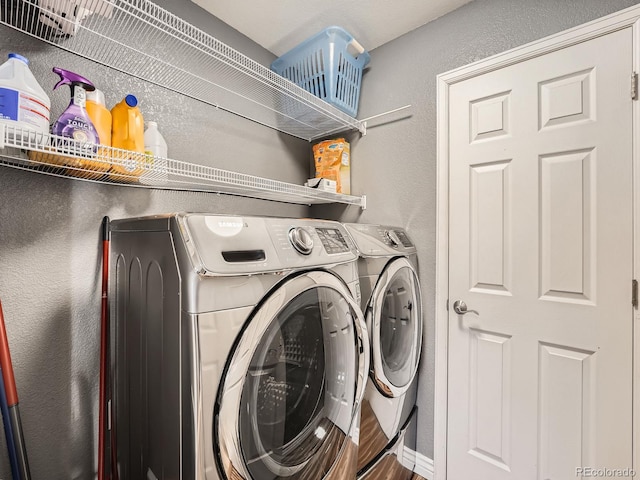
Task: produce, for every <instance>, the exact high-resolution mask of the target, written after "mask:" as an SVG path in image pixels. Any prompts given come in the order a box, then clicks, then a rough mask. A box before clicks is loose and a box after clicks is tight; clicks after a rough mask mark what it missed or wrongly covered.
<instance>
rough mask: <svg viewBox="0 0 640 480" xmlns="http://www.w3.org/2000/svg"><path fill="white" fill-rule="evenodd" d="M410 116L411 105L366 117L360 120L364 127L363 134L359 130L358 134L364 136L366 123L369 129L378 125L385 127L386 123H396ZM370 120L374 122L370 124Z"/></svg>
mask: <svg viewBox="0 0 640 480" xmlns="http://www.w3.org/2000/svg"><path fill="white" fill-rule="evenodd" d="M412 115H413V107H412V106H411V105H405V106H404V107H399V108H394V109H393V110H389V111H388V112H383V113H378V114H377V115H372V116H371V117H367V118H364V119H362V120H360V122H361V123H362V125H364V127H363V129H364V133H363V130H360V133H362V135H366V131H367V124H368V123H369V128H374V127H378V126H380V125H385V124H387V123H391V122H396V121H398V120H402V119H405V118H409V117H411V116H412ZM372 120H375V121H374V122H371V121H372Z"/></svg>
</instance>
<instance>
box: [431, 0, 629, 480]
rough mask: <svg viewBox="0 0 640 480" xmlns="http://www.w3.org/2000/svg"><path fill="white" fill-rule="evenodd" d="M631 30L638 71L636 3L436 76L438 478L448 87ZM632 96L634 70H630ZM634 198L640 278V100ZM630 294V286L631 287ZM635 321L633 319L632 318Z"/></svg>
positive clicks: (443, 420) (440, 476)
mask: <svg viewBox="0 0 640 480" xmlns="http://www.w3.org/2000/svg"><path fill="white" fill-rule="evenodd" d="M627 27H632V28H633V70H634V71H635V72H639V71H640V5H636V6H633V7H630V8H627V9H624V10H620V11H619V12H615V13H613V14H611V15H608V16H606V17H603V18H600V19H597V20H594V21H592V22H589V23H586V24H584V25H580V26H578V27H575V28H572V29H569V30H566V31H563V32H561V33H558V34H555V35H551V36H549V37H546V38H543V39H541V40H538V41H535V42H532V43H529V44H527V45H524V46H522V47H517V48H514V49H512V50H509V51H507V52H504V53H500V54H498V55H494V56H492V57H489V58H487V59H485V60H481V61H478V62H475V63H472V64H469V65H466V66H464V67H460V68H457V69H455V70H451V71H449V72H446V73H443V74H440V75H438V77H437V82H438V98H437V105H438V114H437V115H438V118H437V129H438V141H437V152H438V160H437V172H438V173H437V182H438V184H437V185H438V195H437V206H436V213H437V222H436V224H437V227H436V228H437V232H436V237H437V238H436V251H437V255H436V312H435V314H436V315H435V319H436V325H435V337H436V338H435V408H434V410H435V411H434V414H435V418H434V480H445V479H446V478H447V394H448V390H447V389H448V375H447V373H448V360H447V359H448V311H447V300H448V298H449V289H448V285H449V200H448V198H449V166H448V165H449V127H448V121H449V113H448V112H449V88H450V87H451V86H452V85H453V84H455V83H458V82H461V81H463V80H467V79H469V78H472V77H476V76H478V75H482V74H484V73H487V72H491V71H493V70H497V69H499V68H503V67H506V66H509V65H513V64H516V63H519V62H522V61H525V60H529V59H531V58H535V57H538V56H541V55H544V54H546V53H550V52H553V51H555V50H559V49H561V48H564V47H568V46H571V45H575V44H577V43H581V42H585V41H587V40H591V39H593V38H595V37H599V36H601V35H605V34H607V33H611V32H614V31H616V30H620V29H622V28H627ZM629 94H630V95H631V72H629ZM632 110H633V126H634V128H633V172H634V174H633V175H634V178H633V197H634V208H633V212H634V213H633V215H634V219H633V222H634V227H633V232H634V247H633V257H634V265H633V276H634V278H636V279H638V278H639V276H640V255H639V253H640V245H639V243H640V242H638V241H637V239H639V238H640V208H637V207H638V206H640V188H639V186H640V148H639V147H640V131H639V130H640V128H639V127H640V101H635V102H633V106H632ZM629 291H630V292H631V285H629ZM630 320H631V319H630ZM633 322H634V325H633V332H634V345H633V351H634V355H633V357H634V358H633V361H634V371H633V377H634V378H640V377H638V376H639V375H640V328H636V327H637V326H638V324H639V322H640V313H638V310H636V311H635V313H634V318H633ZM633 392H634V394H633V397H634V398H633V422H634V425H633V445H634V449H633V465H634V468H635V469H636V471H638V470H640V469H639V463H638V461H639V460H640V419H639V418H638V417H640V382H634V385H633Z"/></svg>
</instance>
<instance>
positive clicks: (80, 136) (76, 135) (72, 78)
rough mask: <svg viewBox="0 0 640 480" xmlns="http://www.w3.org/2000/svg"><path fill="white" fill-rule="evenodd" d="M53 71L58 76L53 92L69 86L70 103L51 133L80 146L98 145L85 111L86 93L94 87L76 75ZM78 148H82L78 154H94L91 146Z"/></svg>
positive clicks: (54, 69)
mask: <svg viewBox="0 0 640 480" xmlns="http://www.w3.org/2000/svg"><path fill="white" fill-rule="evenodd" d="M53 71H54V73H57V74H58V75H60V81H59V82H58V83H56V86H55V87H53V89H54V90H55V89H56V88H58V87H59V86H61V85H69V86H70V87H71V102H70V103H69V106H68V107H67V109H66V110H65V111H64V112H63V113H62V115H60V118H58V120H57V121H56V123H55V124H54V125H53V127H52V129H51V133H53V134H54V135H59V136H61V137H67V138H71V139H73V140H75V141H77V142H80V143H82V144H84V143H89V144H91V143H93V144H99V143H100V138H99V137H98V132H97V131H96V128H95V127H94V125H93V123H92V122H91V119H90V118H89V114H88V113H87V110H86V109H85V105H86V100H87V91H89V92H91V91H93V90H95V89H96V87H95V86H94V85H93V83H91V82H90V81H89V80H87V79H86V78H84V77H82V76H80V75H78V74H77V73H73V72H70V71H68V70H64V69H62V68H58V67H54V68H53ZM80 148H82V150H83V152H78V153H85V154H91V153H94V152H95V147H93V146H91V145H86V146H85V145H82V146H81V147H80ZM85 150H86V151H85Z"/></svg>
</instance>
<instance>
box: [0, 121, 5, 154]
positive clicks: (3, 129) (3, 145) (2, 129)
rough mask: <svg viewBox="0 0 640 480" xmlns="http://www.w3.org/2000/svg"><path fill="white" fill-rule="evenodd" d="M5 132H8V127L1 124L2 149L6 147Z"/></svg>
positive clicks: (0, 143) (0, 146) (0, 142)
mask: <svg viewBox="0 0 640 480" xmlns="http://www.w3.org/2000/svg"><path fill="white" fill-rule="evenodd" d="M5 130H6V126H5V125H4V124H3V123H0V148H4V147H5V144H4V142H5V139H4V136H5Z"/></svg>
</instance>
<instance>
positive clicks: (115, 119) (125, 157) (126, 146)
mask: <svg viewBox="0 0 640 480" xmlns="http://www.w3.org/2000/svg"><path fill="white" fill-rule="evenodd" d="M111 117H112V119H111V146H112V147H114V148H118V149H123V150H126V151H118V150H114V151H113V153H112V162H113V165H112V166H111V170H110V171H109V176H110V178H111V179H112V180H114V181H118V182H137V181H138V179H139V178H140V175H142V173H143V172H144V171H145V169H147V168H150V165H147V163H148V161H149V160H148V159H149V158H153V157H148V156H147V155H145V153H144V119H143V118H142V113H141V112H140V109H139V108H138V99H137V98H136V97H135V96H134V95H127V96H126V97H124V99H123V100H122V101H121V102H120V103H118V104H117V105H116V106H114V107H113V108H112V109H111Z"/></svg>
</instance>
